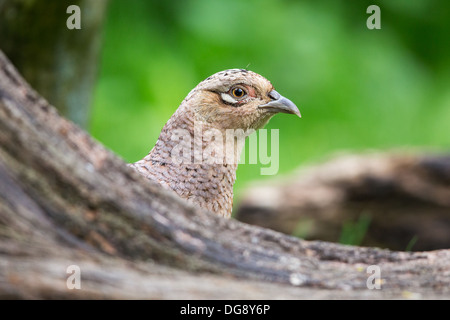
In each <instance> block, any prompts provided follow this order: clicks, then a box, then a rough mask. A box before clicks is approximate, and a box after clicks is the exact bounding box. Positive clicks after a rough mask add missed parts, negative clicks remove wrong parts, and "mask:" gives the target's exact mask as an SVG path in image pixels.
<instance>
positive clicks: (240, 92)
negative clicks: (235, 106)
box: [231, 88, 245, 98]
mask: <svg viewBox="0 0 450 320" xmlns="http://www.w3.org/2000/svg"><path fill="white" fill-rule="evenodd" d="M231 94H232V95H233V97H235V98H242V97H243V96H244V95H245V91H244V89H241V88H233V89H232V90H231Z"/></svg>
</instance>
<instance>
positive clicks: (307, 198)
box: [236, 152, 450, 251]
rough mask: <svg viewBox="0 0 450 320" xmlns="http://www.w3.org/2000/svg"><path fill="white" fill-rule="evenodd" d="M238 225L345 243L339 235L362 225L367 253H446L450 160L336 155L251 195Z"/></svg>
mask: <svg viewBox="0 0 450 320" xmlns="http://www.w3.org/2000/svg"><path fill="white" fill-rule="evenodd" d="M236 218H237V219H239V220H241V221H244V222H247V223H251V224H256V225H259V226H263V227H266V228H271V229H274V230H278V231H281V232H284V233H287V234H292V233H296V232H297V233H302V236H303V237H307V238H308V239H321V240H326V241H338V240H339V239H340V238H341V240H345V239H342V236H341V235H342V233H343V228H344V227H345V226H348V225H349V224H350V223H353V224H354V225H356V224H357V223H358V222H357V221H360V223H367V224H368V228H367V230H366V231H364V230H363V232H364V234H365V235H364V239H363V241H362V243H361V244H362V245H364V246H380V247H385V248H390V249H394V250H405V249H406V248H408V247H410V249H412V250H419V251H423V250H434V249H445V248H450V157H449V156H448V155H436V154H434V155H433V154H429V155H424V154H417V152H416V153H412V152H409V153H406V152H396V153H385V154H365V155H347V156H340V157H339V158H337V159H333V160H331V161H328V162H326V163H324V164H319V165H316V166H314V167H309V168H305V169H303V170H300V171H299V172H298V174H296V175H294V176H291V177H289V178H288V179H284V180H283V179H278V180H277V181H276V182H270V183H267V184H265V185H261V184H259V185H258V186H255V187H252V188H249V190H248V191H247V193H246V195H244V196H243V199H242V202H241V206H240V208H239V209H238V212H237V215H236ZM360 219H361V220H360ZM362 219H365V221H364V220H362ZM355 228H356V227H355Z"/></svg>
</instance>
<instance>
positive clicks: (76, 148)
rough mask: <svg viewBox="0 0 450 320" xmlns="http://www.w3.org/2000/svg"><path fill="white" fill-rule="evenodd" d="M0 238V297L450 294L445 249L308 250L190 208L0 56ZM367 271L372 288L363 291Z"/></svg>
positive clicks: (314, 245)
mask: <svg viewBox="0 0 450 320" xmlns="http://www.w3.org/2000/svg"><path fill="white" fill-rule="evenodd" d="M0 238H1V241H0V297H2V298H224V299H225V298H233V299H240V298H262V299H272V298H284V299H289V298H291V299H297V298H402V297H403V298H408V297H418V298H444V297H447V298H448V297H449V296H450V289H449V288H450V277H449V274H450V251H449V250H440V251H433V252H420V253H407V252H393V251H388V250H381V249H376V248H359V247H352V246H344V245H339V244H333V243H327V242H314V241H312V242H308V241H303V240H300V239H298V238H294V237H290V236H287V235H284V234H281V233H278V232H275V231H272V230H268V229H263V228H260V227H255V226H250V225H247V224H244V223H241V222H239V221H236V220H226V219H223V218H221V217H218V216H215V215H214V214H210V213H208V212H203V211H200V210H199V209H197V208H194V207H192V206H190V205H189V204H188V203H186V202H185V201H184V200H182V199H180V198H178V197H177V196H176V195H174V194H172V193H171V192H169V191H166V190H163V189H161V188H160V187H159V186H158V185H156V184H154V183H152V182H149V181H147V180H146V179H145V178H143V177H141V176H139V175H138V174H137V173H136V172H134V171H133V170H132V169H131V168H128V167H127V166H126V165H125V163H124V162H123V161H122V160H121V159H119V158H118V157H117V156H115V155H114V154H113V153H112V152H110V151H109V150H107V149H105V148H104V147H103V146H102V145H100V144H99V143H98V142H96V141H94V140H93V139H92V138H91V137H90V136H89V135H88V134H87V133H85V132H84V131H82V130H81V129H79V128H78V127H77V126H75V125H74V124H72V123H71V122H69V121H67V120H65V119H64V118H62V117H60V116H59V115H58V113H57V112H56V110H55V109H54V108H53V107H51V106H50V105H49V104H48V103H47V102H46V101H45V100H43V99H42V98H40V97H39V96H38V95H37V94H36V93H35V92H34V91H33V90H32V89H31V88H30V87H29V86H28V85H27V84H26V83H24V81H23V79H22V78H21V77H20V76H19V75H18V73H17V72H16V71H15V69H14V68H13V67H12V65H11V64H10V63H9V62H8V60H7V59H6V58H5V56H4V55H3V54H1V53H0ZM372 264H377V265H379V266H380V268H381V272H382V274H381V275H382V279H383V280H382V284H381V286H382V290H368V289H367V286H366V283H367V278H368V274H367V273H366V267H367V266H369V265H372ZM69 265H78V266H80V268H81V274H82V277H81V278H82V284H81V286H82V287H81V289H80V290H76V289H74V290H69V289H67V287H66V282H65V280H66V279H67V274H66V268H67V266H69Z"/></svg>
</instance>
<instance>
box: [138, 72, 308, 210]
mask: <svg viewBox="0 0 450 320" xmlns="http://www.w3.org/2000/svg"><path fill="white" fill-rule="evenodd" d="M280 112H282V113H291V114H296V115H298V116H299V117H300V112H299V110H298V108H297V107H296V106H295V104H294V103H293V102H292V101H290V100H289V99H287V98H285V97H283V96H281V95H280V94H279V93H278V92H277V91H275V90H274V88H273V86H272V84H271V83H270V82H269V81H268V80H267V79H266V78H264V77H262V76H261V75H259V74H257V73H254V72H252V71H249V70H244V69H230V70H225V71H221V72H218V73H216V74H214V75H212V76H210V77H208V78H207V79H205V80H204V81H202V82H200V83H199V84H198V85H197V86H196V87H195V88H194V89H193V90H192V91H191V92H190V93H189V94H188V95H187V97H186V98H185V99H184V100H183V102H182V103H181V105H180V106H179V107H178V109H177V110H176V111H175V113H174V114H173V115H172V117H171V118H170V119H169V121H167V123H166V124H165V126H164V127H163V129H162V131H161V134H160V136H159V138H158V141H157V142H156V145H155V146H154V147H153V149H152V150H151V151H150V153H149V154H148V155H147V156H146V157H145V158H143V159H142V160H140V161H137V162H135V163H133V164H130V166H131V167H133V168H134V169H136V170H137V171H138V172H139V173H140V174H142V175H144V176H145V177H147V178H148V179H151V180H154V181H156V182H158V183H160V184H161V185H162V186H163V187H165V188H168V189H171V190H173V191H175V192H176V193H177V194H178V195H179V196H181V197H182V198H185V199H188V201H190V202H192V203H194V204H195V205H198V206H200V207H202V208H205V209H207V210H209V211H212V212H214V213H216V214H218V215H220V216H223V217H230V216H231V210H232V206H233V185H234V182H235V180H236V169H237V166H238V159H239V154H240V150H241V149H242V140H243V139H245V137H247V136H248V135H249V134H250V133H252V132H254V130H257V129H260V128H263V127H264V126H265V125H266V124H267V122H268V121H269V120H270V118H271V117H272V116H274V115H275V114H276V113H280ZM230 136H231V139H228V137H230ZM236 142H237V143H236ZM239 142H240V143H239Z"/></svg>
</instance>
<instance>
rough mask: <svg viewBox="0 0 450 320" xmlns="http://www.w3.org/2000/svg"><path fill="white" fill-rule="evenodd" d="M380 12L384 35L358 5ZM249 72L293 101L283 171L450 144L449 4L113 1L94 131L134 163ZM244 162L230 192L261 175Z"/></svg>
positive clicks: (283, 138)
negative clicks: (295, 109)
mask: <svg viewBox="0 0 450 320" xmlns="http://www.w3.org/2000/svg"><path fill="white" fill-rule="evenodd" d="M371 4H377V5H379V6H380V8H381V30H369V29H368V28H367V27H366V20H367V18H368V17H369V14H367V13H366V9H367V7H368V6H369V5H371ZM229 68H248V69H250V70H252V71H255V72H257V73H260V74H262V75H263V76H265V77H267V78H268V79H269V80H270V81H271V82H272V83H273V84H274V86H275V87H276V89H277V90H278V91H279V92H280V93H281V94H283V95H285V96H286V97H288V98H290V99H291V100H292V101H294V102H295V103H296V104H297V105H298V106H299V108H300V111H301V113H302V116H303V118H302V119H298V118H296V117H294V116H290V115H284V114H283V115H278V116H276V117H274V118H273V119H272V120H271V122H270V123H269V125H268V127H267V128H269V129H271V128H279V129H280V150H279V153H280V160H279V162H280V171H279V174H283V173H284V174H286V173H287V172H289V171H291V170H293V169H294V168H296V167H298V166H299V165H302V164H305V163H312V162H316V161H319V160H322V159H324V158H326V157H327V156H329V155H330V154H333V153H336V152H337V151H342V150H345V151H361V150H368V149H377V150H378V149H382V150H386V149H392V148H399V147H401V148H405V147H406V148H411V147H421V148H427V149H433V150H448V149H449V146H450V90H449V88H450V2H449V1H437V0H435V1H432V0H415V1H406V0H395V1H336V0H333V1H275V0H250V1H238V0H231V1H211V0H195V1H182V0H180V1H164V2H163V1H144V0H133V1H126V0H111V2H110V6H109V10H108V15H107V19H106V24H105V29H104V46H103V51H102V60H101V68H100V74H99V80H98V84H97V87H96V90H95V98H94V105H93V110H92V118H91V123H90V128H89V129H90V131H91V133H92V134H93V135H94V137H96V138H97V139H98V140H100V141H101V142H102V143H103V144H105V145H106V146H108V147H109V148H111V149H112V150H113V151H115V152H116V153H118V154H119V155H121V156H122V157H123V158H124V159H125V160H126V161H129V162H134V161H136V160H139V159H141V158H142V157H144V156H145V155H146V154H147V153H148V152H149V150H150V149H151V148H152V147H153V145H154V144H155V142H156V139H157V137H158V135H159V132H160V130H161V128H162V127H163V125H164V124H165V122H166V121H167V120H168V119H169V118H170V116H171V115H172V113H173V112H174V111H175V109H176V108H177V107H178V105H179V104H180V102H181V101H182V100H183V98H184V97H185V96H186V95H187V93H188V92H189V91H190V90H191V89H192V88H193V87H194V86H196V85H197V84H198V83H199V82H200V81H201V80H203V79H204V78H206V77H208V76H209V75H211V74H213V73H215V72H217V71H220V70H223V69H229ZM260 167H261V165H249V164H245V165H240V167H239V170H238V173H237V176H238V178H237V182H236V185H235V191H236V194H237V196H238V197H239V193H240V191H242V189H243V188H244V187H245V186H246V184H247V183H248V182H249V181H252V180H257V179H266V178H270V177H268V176H261V175H260Z"/></svg>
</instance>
